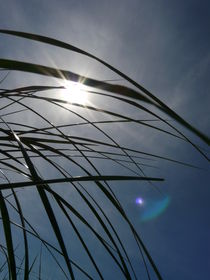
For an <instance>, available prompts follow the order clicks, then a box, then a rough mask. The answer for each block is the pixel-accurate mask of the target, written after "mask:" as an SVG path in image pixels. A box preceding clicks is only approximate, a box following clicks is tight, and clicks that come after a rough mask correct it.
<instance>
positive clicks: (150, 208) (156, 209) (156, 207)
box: [141, 196, 171, 222]
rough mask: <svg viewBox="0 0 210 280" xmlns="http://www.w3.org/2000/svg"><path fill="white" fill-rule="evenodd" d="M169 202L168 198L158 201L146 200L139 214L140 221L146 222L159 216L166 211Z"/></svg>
mask: <svg viewBox="0 0 210 280" xmlns="http://www.w3.org/2000/svg"><path fill="white" fill-rule="evenodd" d="M170 200H171V199H170V197H168V196H166V197H164V198H162V199H160V200H148V201H147V203H145V207H144V209H143V211H142V213H141V221H142V222H146V221H149V220H152V219H155V218H157V217H158V216H160V215H161V214H162V213H163V212H164V211H165V210H166V209H167V207H168V205H169V203H170Z"/></svg>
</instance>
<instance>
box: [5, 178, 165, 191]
mask: <svg viewBox="0 0 210 280" xmlns="http://www.w3.org/2000/svg"><path fill="white" fill-rule="evenodd" d="M99 181H158V182H160V181H164V179H163V178H155V177H139V176H113V175H110V176H109V175H106V176H103V175H102V176H92V175H91V176H78V177H70V178H59V179H46V180H43V179H39V180H33V181H29V182H25V181H23V182H17V183H10V184H0V190H6V189H9V188H13V189H16V188H21V187H30V186H34V185H37V186H42V185H43V184H48V185H49V184H57V183H67V182H70V183H71V182H99Z"/></svg>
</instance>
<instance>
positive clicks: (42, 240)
mask: <svg viewBox="0 0 210 280" xmlns="http://www.w3.org/2000/svg"><path fill="white" fill-rule="evenodd" d="M7 203H9V204H10V206H11V207H12V208H13V209H14V210H15V211H18V210H17V209H16V208H15V207H14V205H13V204H12V203H11V202H10V201H9V200H7ZM24 221H25V223H26V224H27V225H28V226H29V227H30V228H31V230H32V231H29V230H28V229H25V231H27V232H28V233H29V234H31V235H32V236H34V237H35V238H37V239H38V240H40V241H41V242H42V244H43V245H44V246H45V247H46V249H47V250H48V252H49V253H50V255H51V256H52V257H53V259H54V260H55V262H56V263H57V265H58V266H59V268H60V269H61V271H62V272H63V274H64V276H65V278H66V279H68V277H67V275H66V273H65V271H64V270H63V268H62V267H61V265H60V264H59V262H58V260H57V259H56V257H55V256H54V254H53V253H52V252H51V250H50V249H49V248H48V247H50V248H51V249H53V250H54V251H55V252H56V253H58V254H60V255H61V256H63V254H62V252H61V251H59V250H58V249H57V248H56V247H54V246H53V245H52V244H50V243H48V242H47V241H46V240H44V239H42V238H41V237H40V236H39V234H38V232H37V231H36V230H35V229H34V228H33V226H32V225H31V224H30V223H29V222H28V220H27V219H25V218H24ZM10 222H11V223H12V224H13V225H14V226H16V227H18V228H21V229H22V227H21V226H20V225H19V224H16V223H14V222H12V221H10ZM69 261H70V262H71V263H72V265H74V266H75V267H76V268H77V269H78V270H79V271H80V272H82V273H83V274H84V275H85V276H87V277H88V278H89V279H93V278H92V277H90V275H89V274H87V272H86V271H84V270H83V269H82V268H81V267H80V266H79V265H77V264H76V263H75V262H74V261H72V260H70V259H69ZM30 271H31V269H29V272H30Z"/></svg>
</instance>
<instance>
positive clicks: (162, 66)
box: [0, 0, 210, 280]
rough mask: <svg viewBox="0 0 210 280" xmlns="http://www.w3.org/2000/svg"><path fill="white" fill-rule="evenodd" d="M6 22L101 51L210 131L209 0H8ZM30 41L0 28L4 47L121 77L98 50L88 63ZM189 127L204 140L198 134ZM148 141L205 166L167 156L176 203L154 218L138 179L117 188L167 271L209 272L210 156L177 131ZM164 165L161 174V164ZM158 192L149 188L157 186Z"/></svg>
mask: <svg viewBox="0 0 210 280" xmlns="http://www.w3.org/2000/svg"><path fill="white" fill-rule="evenodd" d="M0 28H2V29H3V28H4V29H15V30H18V31H25V32H31V33H39V34H42V35H46V36H49V37H54V38H57V39H60V40H63V41H66V42H69V43H70V44H73V45H76V46H77V47H80V48H82V49H84V50H86V51H89V52H91V53H93V54H94V55H96V56H98V57H100V58H102V59H104V60H106V61H107V62H109V63H111V64H112V65H113V66H115V67H116V68H118V69H119V70H121V71H122V72H124V73H126V74H127V75H128V76H130V77H132V78H133V79H134V80H136V81H137V82H139V83H140V84H142V85H143V86H144V87H146V88H147V89H149V90H151V91H152V92H153V93H154V94H156V95H157V96H158V97H160V98H161V99H162V100H163V101H164V102H165V103H166V104H169V105H170V106H171V107H172V108H173V109H175V110H176V111H177V112H178V113H179V114H180V115H181V116H183V117H184V118H186V119H187V120H188V121H189V122H190V123H193V124H194V125H195V126H197V127H198V128H199V129H200V130H201V131H203V132H205V133H206V134H208V135H209V134H210V114H209V108H210V94H209V90H210V79H209V73H210V36H209V34H210V2H209V1H193V0H184V1H180V0H177V1H175V0H174V1H173V0H171V1H166V0H162V1H161V0H156V1H152V0H147V1H141V0H139V1H138V0H136V1H134V0H130V1H128V0H127V1H125V0H118V1H92V0H86V1H73V0H68V1H67V0H66V1H64V0H60V1H55V0H52V1H50V0H45V1H44V0H42V1H41V0H40V1H39V0H37V1H35V0H30V1H25V0H19V1H15V0H13V1H12V0H7V1H2V3H1V9H0ZM14 42H16V43H15V44H14ZM27 44H28V45H27ZM27 44H26V45H25V44H24V43H23V41H21V39H16V40H15V39H14V38H9V37H8V36H6V35H0V53H1V57H2V58H11V59H17V60H18V59H19V60H21V59H24V60H27V61H32V60H33V59H36V62H37V63H43V64H45V65H50V66H55V65H56V66H59V67H62V68H67V67H68V69H69V70H73V71H76V72H78V73H81V74H86V75H88V76H91V77H94V76H95V77H98V78H102V74H103V73H105V77H103V78H105V79H112V78H116V75H114V74H110V72H109V71H105V72H103V69H104V68H103V67H101V66H100V65H99V64H97V63H93V64H92V63H90V61H89V60H85V63H84V64H83V67H81V64H80V63H78V61H80V59H81V57H79V56H77V55H75V56H72V57H71V56H69V59H65V56H63V55H62V57H61V56H60V53H57V54H55V53H53V50H52V49H50V48H48V47H46V46H43V45H41V46H38V45H36V46H34V45H33V44H31V43H27ZM27 46H28V48H27ZM52 53H53V55H52ZM63 54H65V52H63ZM71 59H72V60H71ZM43 61H44V62H43ZM69 67H70V68H69ZM72 68H73V69H72ZM187 133H188V132H187ZM188 135H190V136H191V137H192V139H194V140H195V142H196V143H198V144H199V145H201V146H202V147H205V145H204V144H203V143H201V142H200V141H199V139H197V138H195V137H194V136H192V135H191V134H190V133H189V134H188ZM138 137H139V136H138ZM148 142H149V143H150V144H151V146H152V152H156V151H157V152H160V153H165V154H168V155H171V156H177V158H179V159H183V160H186V161H188V162H192V163H193V164H196V165H199V166H201V167H203V168H205V170H196V169H188V168H184V169H183V168H182V167H181V168H180V167H179V166H176V165H172V164H168V163H162V165H161V166H159V167H160V168H161V170H160V174H161V176H164V177H165V178H166V182H164V183H163V184H162V185H161V189H162V190H163V192H164V194H165V195H166V197H168V198H169V200H170V201H168V203H169V205H168V206H167V203H166V208H167V209H165V211H164V212H163V213H162V214H161V215H159V216H158V217H156V218H153V219H151V220H148V221H146V222H141V221H140V218H139V207H140V206H138V205H136V204H135V198H136V197H137V195H138V188H137V186H135V184H134V187H133V189H132V190H133V193H132V190H131V188H129V189H128V190H126V188H125V187H124V190H125V191H124V193H122V191H119V190H116V191H117V192H118V191H119V195H120V196H121V199H122V201H124V204H125V207H127V208H128V210H129V211H130V212H129V213H130V216H131V219H133V221H134V223H135V224H136V228H137V230H139V232H140V233H141V234H142V237H143V240H144V241H145V243H146V245H147V246H148V248H149V250H150V252H151V255H152V256H153V258H154V260H155V262H156V264H157V266H158V268H159V270H160V272H161V273H162V275H163V279H170V280H175V279H183V280H187V279H189V280H199V279H202V280H205V279H208V277H209V275H210V237H209V236H210V221H209V212H210V204H209V197H210V183H209V180H210V175H209V164H208V162H206V161H205V160H204V159H203V158H202V157H201V155H199V154H198V153H197V152H195V151H194V150H193V149H192V148H191V147H190V148H189V147H187V145H181V144H180V143H178V144H176V143H173V142H172V143H170V141H163V142H158V145H157V143H156V137H154V138H151V139H149V140H148ZM133 143H135V141H134V142H133ZM145 146H146V144H145ZM205 149H208V148H207V147H205ZM208 154H209V149H208ZM155 172H156V173H157V174H158V172H159V171H158V172H157V171H155ZM159 187H160V186H159ZM151 193H152V191H150V193H149V194H148V195H149V196H153V195H151ZM162 202H163V201H162ZM157 203H158V202H157ZM157 203H156V204H157ZM156 207H158V206H157V205H156ZM157 212H158V211H157ZM131 251H132V248H131ZM109 279H110V278H109ZM113 279H116V278H113ZM139 279H141V278H140V277H139Z"/></svg>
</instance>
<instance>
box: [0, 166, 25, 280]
mask: <svg viewBox="0 0 210 280" xmlns="http://www.w3.org/2000/svg"><path fill="white" fill-rule="evenodd" d="M0 172H1V173H2V174H3V175H4V177H5V179H6V180H7V181H8V183H9V184H10V181H9V179H8V178H7V176H6V175H5V174H4V173H3V172H2V171H1V170H0ZM11 190H12V195H13V197H14V199H15V203H16V205H17V212H18V214H19V216H20V220H21V224H22V228H23V239H24V250H25V257H24V259H25V269H24V280H28V277H29V252H28V240H27V235H26V231H25V222H24V217H23V213H22V209H21V206H20V203H19V200H18V197H17V195H16V193H15V191H14V190H13V189H11ZM17 275H18V273H17Z"/></svg>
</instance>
